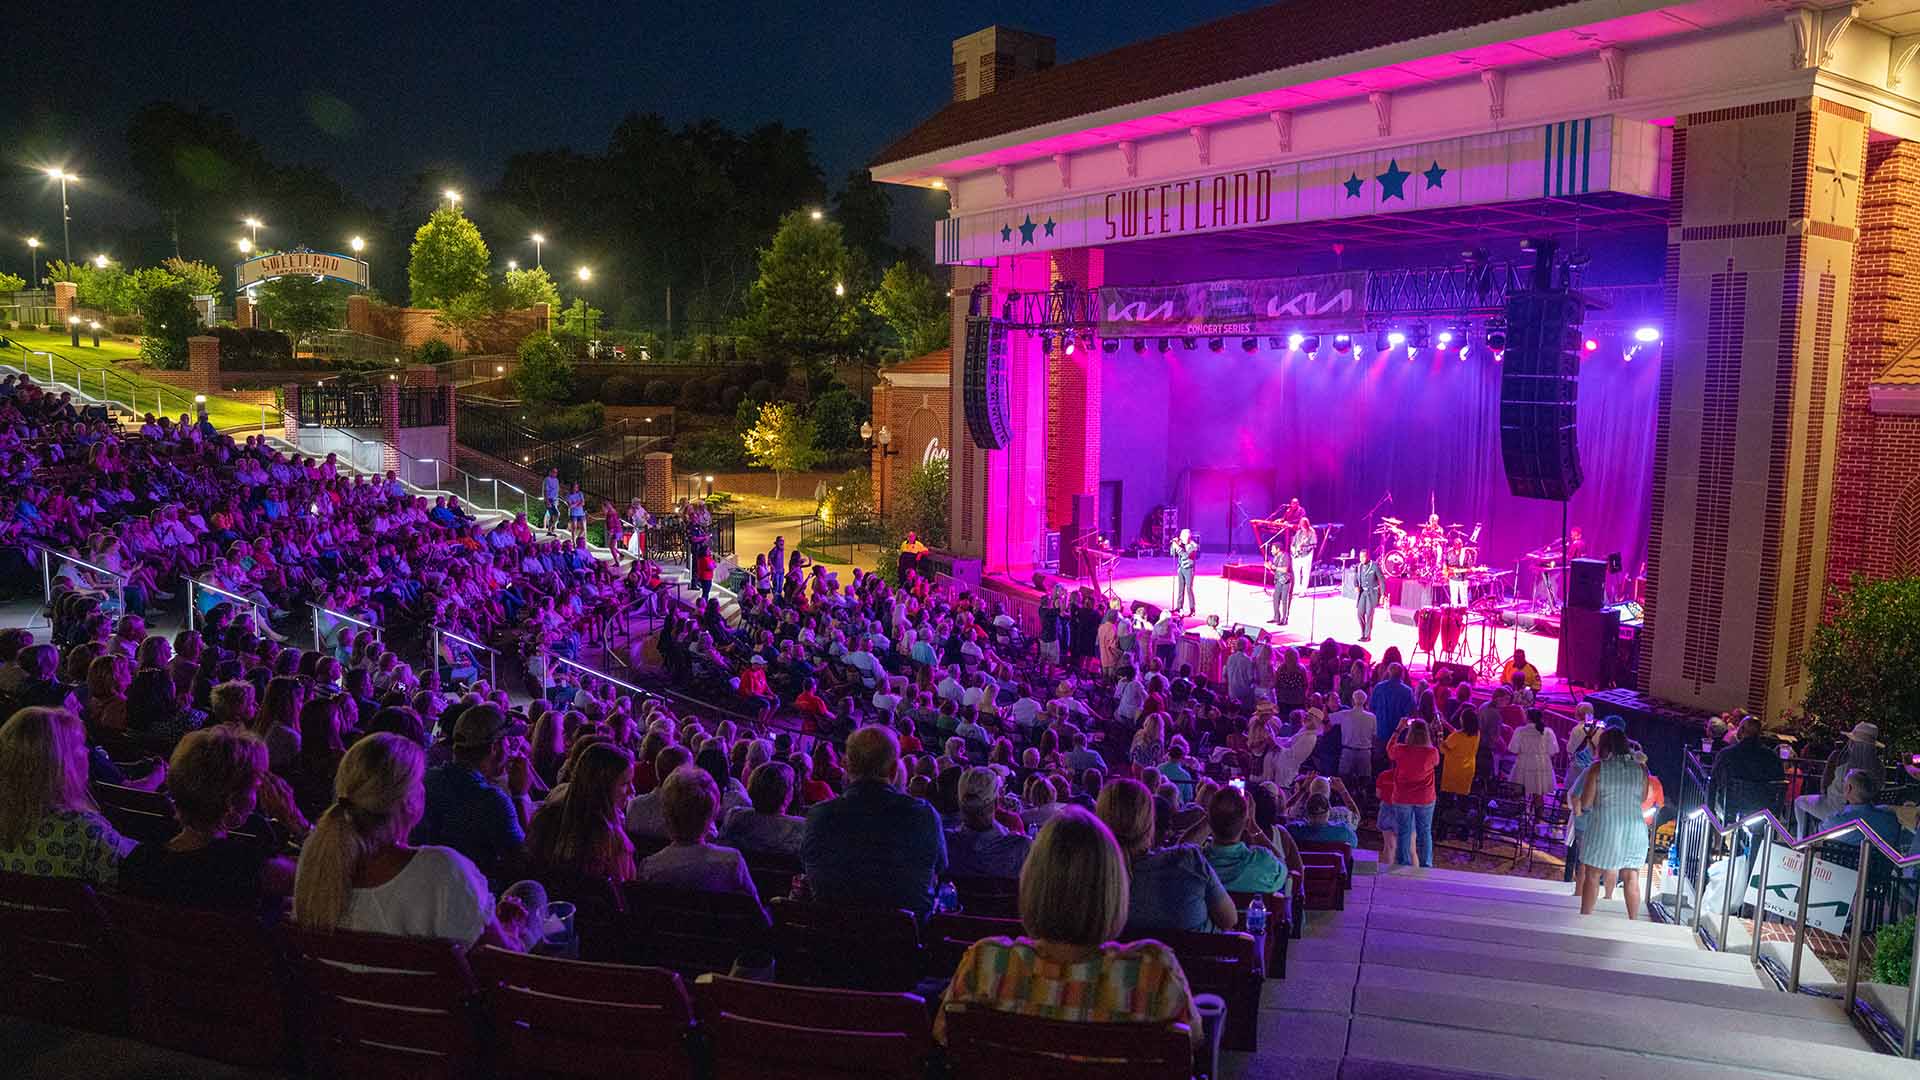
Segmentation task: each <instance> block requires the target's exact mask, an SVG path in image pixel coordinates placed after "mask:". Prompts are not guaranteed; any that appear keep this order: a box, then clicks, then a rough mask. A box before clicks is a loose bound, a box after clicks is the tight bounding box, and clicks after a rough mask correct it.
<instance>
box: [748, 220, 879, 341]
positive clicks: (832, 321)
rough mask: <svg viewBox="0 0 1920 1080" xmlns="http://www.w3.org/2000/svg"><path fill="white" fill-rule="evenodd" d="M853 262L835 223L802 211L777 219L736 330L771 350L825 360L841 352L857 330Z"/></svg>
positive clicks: (858, 321) (855, 279)
mask: <svg viewBox="0 0 1920 1080" xmlns="http://www.w3.org/2000/svg"><path fill="white" fill-rule="evenodd" d="M858 269H859V265H858V261H857V260H856V259H855V258H854V257H853V255H852V253H850V252H849V251H848V250H847V245H846V243H845V242H844V241H843V239H842V236H841V230H840V225H839V223H838V222H835V221H833V220H832V219H829V218H823V219H821V220H818V221H816V220H814V219H813V215H812V214H811V213H810V212H808V211H805V210H795V211H793V212H792V213H789V214H788V215H787V216H786V217H785V218H783V219H781V222H780V230H779V231H778V232H776V233H774V235H773V243H772V244H770V245H768V246H767V248H766V249H764V250H763V251H761V252H760V275H759V277H758V278H756V279H755V280H754V283H753V287H752V289H751V290H750V291H749V292H748V295H747V315H746V317H745V318H744V319H743V320H742V324H741V327H740V330H741V332H742V333H743V334H744V335H746V336H747V337H749V338H752V339H753V340H754V341H755V342H756V343H757V344H759V345H760V346H762V347H763V348H765V349H767V350H768V351H770V352H773V353H776V354H782V353H784V354H786V355H787V356H791V357H796V358H802V359H808V360H815V361H819V360H824V359H826V358H827V357H829V356H832V355H833V354H836V353H839V352H843V351H844V350H846V349H847V348H848V347H849V346H850V345H851V344H852V341H853V337H854V334H855V333H856V332H857V331H858V330H859V326H860V319H859V310H860V309H859V299H858V289H859V286H860V282H859V281H858V280H857V278H858V274H857V271H858Z"/></svg>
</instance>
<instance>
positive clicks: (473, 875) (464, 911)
mask: <svg viewBox="0 0 1920 1080" xmlns="http://www.w3.org/2000/svg"><path fill="white" fill-rule="evenodd" d="M425 773H426V756H425V754H424V752H423V751H422V750H421V749H420V747H419V745H417V744H415V743H413V742H410V741H408V740H407V739H405V738H403V737H401V736H399V735H393V734H388V733H382V734H377V735H369V736H367V737H366V738H363V739H361V740H360V741H359V742H356V743H354V744H353V747H352V748H351V749H349V750H348V751H347V754H346V756H345V757H343V758H341V759H340V769H339V771H338V772H337V773H336V774H335V777H334V794H335V796H336V798H335V799H334V801H333V805H331V806H329V807H328V808H327V810H326V812H325V813H323V814H321V815H320V820H319V821H317V822H315V823H314V826H313V832H312V833H311V834H310V835H309V836H308V837H307V842H306V844H305V845H304V846H303V847H302V848H301V851H300V865H299V869H298V870H297V871H296V872H295V874H294V883H293V921H294V922H295V923H298V924H299V925H301V926H303V927H308V928H311V929H318V930H333V929H340V930H357V931H362V932H366V933H374V934H394V935H398V936H401V937H418V938H440V939H444V940H447V941H457V942H459V943H461V944H463V945H482V944H486V945H498V946H500V947H502V948H507V949H513V950H516V951H518V950H519V949H520V948H521V943H520V938H521V933H522V930H523V926H522V924H523V923H524V922H525V921H526V919H527V911H526V909H525V908H524V907H522V906H521V904H520V902H519V901H518V900H515V899H513V898H511V897H503V898H502V899H501V901H500V903H499V904H498V905H497V906H496V905H495V904H494V902H493V897H492V895H491V894H490V893H489V891H488V889H487V879H486V878H485V877H484V876H483V875H482V874H481V873H480V871H479V870H478V869H477V868H475V866H474V865H473V863H471V862H469V861H468V860H467V857H466V856H464V855H462V854H460V853H459V852H457V851H454V850H453V849H451V848H444V847H432V846H422V847H411V846H409V845H408V844H407V842H406V841H407V835H408V834H409V833H411V832H412V831H413V827H414V825H416V824H418V823H419V821H420V816H421V813H422V812H423V810H424V809H425V806H426V791H425V788H424V787H423V786H422V780H423V778H424V776H425Z"/></svg>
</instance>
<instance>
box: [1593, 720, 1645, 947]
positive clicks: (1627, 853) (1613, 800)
mask: <svg viewBox="0 0 1920 1080" xmlns="http://www.w3.org/2000/svg"><path fill="white" fill-rule="evenodd" d="M1598 751H1599V754H1600V760H1599V761H1597V762H1595V763H1594V764H1593V766H1592V767H1590V768H1589V769H1587V779H1586V782H1585V783H1583V784H1582V785H1581V790H1580V795H1579V798H1580V805H1581V806H1582V807H1585V808H1586V812H1587V813H1588V814H1589V815H1590V817H1589V821H1588V824H1587V827H1586V830H1585V834H1584V836H1583V837H1582V839H1581V852H1580V862H1581V868H1580V872H1581V874H1582V877H1581V879H1580V914H1582V915H1591V914H1593V906H1594V903H1595V901H1596V899H1597V897H1596V894H1597V893H1598V891H1599V888H1600V878H1601V875H1602V874H1605V873H1608V872H1617V873H1618V874H1619V875H1620V886H1621V888H1622V889H1623V890H1625V892H1626V900H1627V918H1629V919H1634V918H1638V917H1639V913H1640V885H1639V882H1640V867H1642V866H1644V865H1646V861H1647V823H1646V819H1645V818H1643V817H1641V815H1640V805H1641V802H1642V801H1643V800H1645V799H1646V797H1647V769H1646V766H1644V765H1642V764H1640V763H1639V762H1637V761H1635V760H1634V758H1633V752H1632V749H1631V747H1630V746H1629V745H1628V743H1627V735H1626V733H1625V732H1623V731H1620V730H1619V729H1617V728H1608V729H1607V730H1606V731H1604V732H1602V733H1601V735H1600V741H1599V744H1598Z"/></svg>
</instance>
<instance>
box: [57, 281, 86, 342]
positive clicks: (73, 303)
mask: <svg viewBox="0 0 1920 1080" xmlns="http://www.w3.org/2000/svg"><path fill="white" fill-rule="evenodd" d="M79 307H80V286H78V285H75V284H74V283H73V282H71V281H56V282H54V283H53V312H54V315H55V317H56V318H58V319H59V320H60V326H61V329H63V330H64V329H65V328H66V325H67V320H68V319H69V318H72V317H73V313H74V311H75V310H77V309H78V308H79Z"/></svg>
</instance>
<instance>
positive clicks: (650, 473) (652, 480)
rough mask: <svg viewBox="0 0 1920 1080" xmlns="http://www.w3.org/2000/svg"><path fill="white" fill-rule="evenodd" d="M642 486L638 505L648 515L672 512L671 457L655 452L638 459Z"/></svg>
mask: <svg viewBox="0 0 1920 1080" xmlns="http://www.w3.org/2000/svg"><path fill="white" fill-rule="evenodd" d="M640 468H641V470H642V471H641V476H642V478H643V486H642V488H641V496H640V503H641V505H642V506H645V507H646V508H647V512H648V513H650V514H666V513H671V512H672V511H673V455H672V454H669V453H667V452H666V451H664V450H656V451H654V452H653V453H651V454H648V455H647V456H646V457H644V458H641V459H640Z"/></svg>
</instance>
